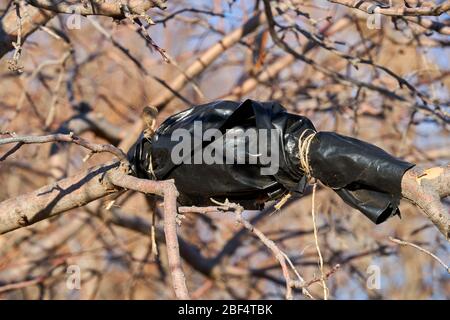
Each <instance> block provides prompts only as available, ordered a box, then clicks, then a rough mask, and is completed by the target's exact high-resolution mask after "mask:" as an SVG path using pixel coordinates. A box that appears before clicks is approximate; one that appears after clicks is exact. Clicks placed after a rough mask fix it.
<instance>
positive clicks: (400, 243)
mask: <svg viewBox="0 0 450 320" xmlns="http://www.w3.org/2000/svg"><path fill="white" fill-rule="evenodd" d="M389 240H391V241H392V242H394V243H396V244H398V245H401V246H410V247H413V248H416V249H417V250H419V251H422V252H423V253H426V254H427V255H429V256H430V257H432V258H433V259H434V260H436V261H437V262H439V263H440V264H441V265H442V266H443V267H444V268H445V270H446V271H447V273H450V267H449V266H448V265H446V264H445V263H444V261H442V260H441V259H440V258H439V257H438V256H436V255H435V254H434V253H432V252H430V251H428V250H427V249H424V248H422V247H420V246H419V245H417V244H414V243H412V242H408V241H405V240H400V239H396V238H393V237H389Z"/></svg>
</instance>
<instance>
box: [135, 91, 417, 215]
mask: <svg viewBox="0 0 450 320" xmlns="http://www.w3.org/2000/svg"><path fill="white" fill-rule="evenodd" d="M195 121H201V123H202V132H205V131H206V130H207V129H210V128H216V129H219V130H220V131H221V133H222V134H223V137H222V138H223V139H224V141H225V143H224V147H223V153H224V154H225V152H226V151H227V150H226V149H227V148H233V147H234V148H239V147H242V146H243V145H245V150H252V149H250V147H251V144H252V143H257V142H255V141H250V140H251V139H238V140H234V143H232V144H228V143H227V137H228V135H227V132H233V130H239V129H244V130H245V129H249V128H256V129H276V131H277V132H278V133H279V137H280V138H279V143H277V145H278V146H279V150H277V151H278V152H279V157H278V158H279V170H278V171H277V172H276V173H274V174H271V175H262V174H261V168H262V167H264V166H268V165H267V164H266V165H264V164H262V163H261V162H260V161H258V162H257V163H255V164H249V163H248V162H246V163H245V164H236V162H235V163H234V164H226V163H225V164H205V163H203V164H193V163H194V159H193V157H194V152H195V149H196V148H197V149H198V148H200V149H204V148H206V147H207V146H208V142H203V143H202V144H201V145H197V146H193V149H194V151H193V152H192V153H191V154H189V155H187V157H188V158H191V161H190V162H191V164H186V163H181V164H174V163H173V162H172V159H171V152H172V150H173V148H174V147H175V145H177V144H178V143H179V141H178V140H175V141H172V133H173V132H174V130H176V129H178V128H183V129H187V130H189V132H190V133H191V134H192V135H193V133H194V122H195ZM307 129H311V130H315V128H314V126H313V124H312V123H311V121H310V120H309V119H308V118H306V117H303V116H299V115H295V114H291V113H288V112H287V111H286V110H285V109H284V108H283V107H282V106H281V105H280V104H279V103H277V102H257V101H253V100H246V101H244V102H242V103H237V102H232V101H217V102H213V103H208V104H205V105H200V106H195V107H192V108H190V109H188V110H185V111H182V112H180V113H178V114H176V115H173V116H171V117H169V118H168V119H167V120H166V121H165V122H164V123H162V124H161V126H160V127H159V128H158V129H157V131H156V133H155V135H154V136H153V138H152V139H151V140H149V139H146V138H144V137H143V136H141V137H140V138H139V140H138V141H137V142H136V144H135V145H134V146H133V147H132V148H131V149H130V151H129V158H130V161H131V163H132V165H133V169H134V171H135V173H136V175H137V176H139V177H143V178H148V179H154V178H155V177H156V179H158V180H163V179H175V184H176V186H177V188H178V191H179V192H180V197H179V202H180V203H181V204H182V205H197V206H207V205H212V202H211V201H210V198H214V199H216V200H219V201H221V200H224V199H226V198H228V199H229V200H230V201H232V202H238V203H240V204H241V205H242V206H244V208H246V209H261V208H262V207H263V206H264V203H265V202H267V201H269V200H273V199H277V198H279V197H281V196H282V195H284V194H286V193H287V192H293V193H300V194H301V193H302V192H303V191H304V188H305V185H306V179H305V176H304V172H303V171H302V170H301V169H300V165H299V158H298V139H299V137H300V135H301V134H302V133H303V132H304V131H305V130H307ZM230 130H231V131H230ZM268 140H269V141H270V139H268ZM268 148H270V145H268ZM246 156H247V157H249V156H251V155H249V154H246ZM150 161H152V170H149V168H150ZM309 162H310V167H311V169H312V176H313V177H315V178H317V179H319V180H320V181H321V182H322V183H324V184H325V185H327V186H329V187H331V188H333V189H334V191H336V192H337V194H338V195H339V196H340V197H341V198H342V199H343V200H344V201H345V202H346V203H347V204H349V205H350V206H352V207H354V208H356V209H358V210H359V211H361V212H362V213H364V214H365V215H366V216H367V217H368V218H369V219H370V220H372V221H373V222H375V223H381V222H383V221H384V220H386V219H387V218H389V217H390V216H392V215H394V214H398V213H399V211H398V203H399V200H400V194H401V178H402V176H403V174H404V172H405V171H406V170H408V169H409V168H411V167H412V166H413V164H411V163H407V162H404V161H401V160H399V159H396V158H394V157H392V156H391V155H389V154H388V153H386V152H385V151H383V150H382V149H380V148H378V147H376V146H373V145H371V144H368V143H365V142H363V141H360V140H357V139H353V138H350V137H345V136H342V135H339V134H336V133H332V132H318V133H317V134H316V136H315V137H314V139H313V140H312V143H311V146H310V150H309ZM151 171H153V173H151Z"/></svg>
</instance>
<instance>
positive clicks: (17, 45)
mask: <svg viewBox="0 0 450 320" xmlns="http://www.w3.org/2000/svg"><path fill="white" fill-rule="evenodd" d="M14 5H15V7H16V17H17V40H16V42H13V43H12V45H13V47H14V54H13V56H12V58H11V59H10V60H8V64H9V70H11V71H15V72H18V73H22V72H23V66H21V65H20V57H21V55H22V15H21V13H20V0H16V1H14Z"/></svg>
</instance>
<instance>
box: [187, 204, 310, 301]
mask: <svg viewBox="0 0 450 320" xmlns="http://www.w3.org/2000/svg"><path fill="white" fill-rule="evenodd" d="M211 201H212V202H214V203H215V204H217V206H210V207H180V208H178V211H179V212H180V213H187V212H196V213H211V212H226V211H233V212H234V213H235V214H236V220H237V222H239V223H240V224H241V225H242V226H243V227H244V228H245V229H247V230H248V231H250V232H252V233H253V234H255V235H256V236H257V237H258V238H259V240H261V242H262V243H263V244H264V245H265V246H266V247H267V248H269V249H270V251H272V253H273V255H274V257H275V259H277V261H278V262H279V264H280V266H281V270H282V272H283V276H284V278H285V281H286V294H285V296H286V299H287V300H292V299H293V294H292V287H293V284H294V281H293V280H292V278H291V275H290V274H289V268H288V264H287V263H286V261H287V262H288V263H289V265H290V266H291V267H292V269H293V270H294V272H295V274H296V275H297V277H299V278H300V279H301V280H303V279H302V277H301V276H300V274H299V273H298V272H297V270H295V268H294V266H293V264H292V262H291V261H290V260H289V258H288V257H287V255H286V254H285V253H284V252H283V251H282V250H281V249H280V248H278V246H277V245H276V244H275V242H273V241H272V240H270V239H269V238H267V236H266V235H265V234H264V233H263V232H262V231H261V230H259V229H258V228H256V227H254V226H253V225H252V224H251V223H250V222H248V221H247V220H246V219H244V217H243V216H242V211H244V208H243V207H242V206H240V205H239V204H236V203H231V202H229V201H228V200H225V202H224V203H221V202H219V201H216V200H214V199H211ZM302 292H303V294H304V295H305V296H307V297H309V298H312V299H313V296H312V295H311V294H310V293H309V291H308V290H307V289H306V288H303V289H302Z"/></svg>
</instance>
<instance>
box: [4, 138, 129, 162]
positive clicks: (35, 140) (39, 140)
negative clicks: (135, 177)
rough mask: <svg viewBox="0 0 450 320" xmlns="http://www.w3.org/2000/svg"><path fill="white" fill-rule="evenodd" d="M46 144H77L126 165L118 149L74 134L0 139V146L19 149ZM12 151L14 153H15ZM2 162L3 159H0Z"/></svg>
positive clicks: (123, 156) (124, 157)
mask: <svg viewBox="0 0 450 320" xmlns="http://www.w3.org/2000/svg"><path fill="white" fill-rule="evenodd" d="M48 142H71V143H75V144H78V145H80V146H82V147H84V148H86V149H89V150H91V152H93V153H100V152H108V153H112V154H113V155H115V156H116V157H117V158H119V160H120V161H121V162H122V163H125V164H127V163H128V160H127V155H126V154H125V153H124V152H123V151H122V150H121V149H119V148H117V147H115V146H113V145H110V144H96V143H92V142H89V141H87V140H85V139H83V138H81V137H78V136H75V135H74V134H72V133H70V134H60V133H56V134H49V135H45V136H14V137H10V138H4V139H0V145H4V144H10V143H17V145H19V147H20V146H21V145H23V144H36V143H48ZM17 149H18V148H17ZM17 149H16V150H17ZM16 150H14V151H16ZM2 160H4V157H3V158H2Z"/></svg>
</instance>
